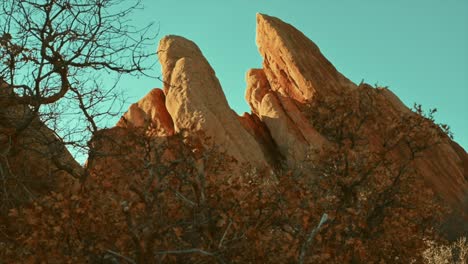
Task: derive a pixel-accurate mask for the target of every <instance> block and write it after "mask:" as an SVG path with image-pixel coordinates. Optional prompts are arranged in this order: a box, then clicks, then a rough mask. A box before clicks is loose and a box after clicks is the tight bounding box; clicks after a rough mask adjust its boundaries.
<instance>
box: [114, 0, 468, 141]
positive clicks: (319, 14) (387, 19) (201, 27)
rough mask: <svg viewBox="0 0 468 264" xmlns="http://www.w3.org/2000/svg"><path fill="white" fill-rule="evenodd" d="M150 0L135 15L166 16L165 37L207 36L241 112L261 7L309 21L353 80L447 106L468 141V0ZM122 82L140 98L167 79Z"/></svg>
mask: <svg viewBox="0 0 468 264" xmlns="http://www.w3.org/2000/svg"><path fill="white" fill-rule="evenodd" d="M143 5H144V9H142V10H139V11H138V12H137V13H135V14H134V15H133V16H132V17H131V18H130V19H132V20H133V21H134V23H136V24H142V25H143V24H145V23H148V22H156V23H158V24H159V26H160V32H159V35H158V38H157V41H159V39H160V38H162V37H163V36H164V35H168V34H175V35H181V36H184V37H186V38H188V39H191V40H193V41H194V42H195V43H197V45H198V46H199V47H200V49H201V50H202V52H203V53H204V55H205V56H206V57H207V59H208V61H209V62H210V63H211V65H212V67H213V68H214V70H215V71H216V74H217V77H218V78H219V80H220V82H221V85H222V86H223V89H224V92H225V94H226V97H227V99H228V101H229V103H230V105H231V107H232V108H233V109H234V110H235V111H237V112H238V113H242V112H245V111H247V112H248V111H250V109H249V107H248V105H247V103H246V102H245V99H244V92H245V86H246V84H245V73H246V71H247V70H248V69H250V68H260V67H261V57H260V55H259V53H258V52H257V47H256V44H255V23H256V21H255V14H256V13H257V12H260V13H265V14H268V15H272V16H276V17H278V18H280V19H282V20H284V21H286V22H288V23H290V24H292V25H294V26H295V27H296V28H298V29H299V30H301V31H302V32H303V33H304V34H305V35H306V36H308V37H309V38H310V39H311V40H312V41H314V42H315V43H316V44H317V45H318V46H319V47H320V49H321V50H322V52H323V53H324V55H325V56H326V57H327V58H328V59H329V60H330V61H331V62H332V63H333V64H334V65H335V67H336V68H337V69H338V70H339V71H340V72H342V73H343V74H344V75H345V76H347V77H348V78H350V79H351V80H352V81H354V82H356V83H359V82H360V81H361V80H363V79H364V81H365V82H367V83H369V84H376V83H378V84H379V85H383V86H389V88H390V89H391V90H392V91H393V92H394V93H395V94H396V95H398V96H399V97H400V99H401V100H402V101H403V102H404V103H405V104H406V105H409V106H412V105H413V103H414V102H417V103H420V104H422V105H423V107H424V108H425V109H428V108H434V107H435V108H437V109H438V110H439V111H438V112H437V114H436V120H437V121H438V122H442V123H447V124H449V125H450V126H451V128H452V131H453V132H454V134H455V140H456V141H457V142H459V143H460V144H461V145H462V146H463V147H464V148H465V149H468V1H466V0H410V1H408V0H392V1H386V0H354V1H352V0H288V1H286V0H233V1H229V0H227V1H220V0H143ZM157 41H156V43H155V44H154V47H152V49H153V50H154V51H156V49H157ZM155 59H156V56H155ZM157 68H158V69H155V71H156V72H159V66H157ZM121 86H122V87H124V89H125V90H127V91H128V92H129V94H130V96H131V98H129V101H130V102H134V101H136V100H138V99H139V98H140V97H142V96H143V95H144V94H146V93H147V92H148V91H149V90H150V89H151V88H154V87H161V86H162V84H161V82H159V81H157V80H153V79H145V78H140V79H138V80H135V79H130V78H126V79H124V80H123V81H122V82H121Z"/></svg>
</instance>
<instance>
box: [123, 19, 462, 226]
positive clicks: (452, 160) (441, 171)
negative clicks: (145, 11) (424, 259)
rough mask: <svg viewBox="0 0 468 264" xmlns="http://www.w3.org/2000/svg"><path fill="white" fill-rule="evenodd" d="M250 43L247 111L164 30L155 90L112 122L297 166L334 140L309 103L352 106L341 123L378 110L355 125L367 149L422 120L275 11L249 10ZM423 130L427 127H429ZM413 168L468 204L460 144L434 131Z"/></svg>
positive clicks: (404, 150)
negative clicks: (194, 137) (254, 57)
mask: <svg viewBox="0 0 468 264" xmlns="http://www.w3.org/2000/svg"><path fill="white" fill-rule="evenodd" d="M257 45H258V48H259V52H260V54H261V56H262V57H263V59H264V60H263V68H262V69H252V70H249V71H248V72H247V76H246V82H247V90H246V100H247V102H248V103H249V104H250V106H251V110H252V113H250V114H248V113H246V114H244V115H243V116H237V114H236V113H235V112H233V111H232V110H231V109H230V108H229V105H228V103H227V100H226V98H225V96H224V94H223V91H222V88H221V86H220V83H219V81H218V79H217V77H216V75H215V72H214V70H213V69H212V68H211V66H210V65H209V63H208V61H207V60H206V58H205V57H204V56H203V54H202V52H201V51H200V49H199V48H198V47H197V46H196V45H195V44H194V43H193V42H192V41H190V40H187V39H185V38H182V37H179V36H167V37H164V38H163V39H162V40H161V41H160V44H159V48H158V52H157V53H158V56H159V60H160V63H161V65H162V76H163V81H164V87H163V90H159V89H154V90H152V91H151V92H150V93H149V94H148V95H147V96H145V97H144V98H143V99H142V100H140V101H139V102H137V103H136V104H133V105H132V106H131V107H130V109H129V110H128V112H127V113H126V114H125V115H124V116H123V117H122V119H121V120H120V121H119V123H118V124H117V126H118V127H119V129H122V128H143V129H147V128H149V127H152V128H156V130H157V131H158V133H157V134H158V136H160V137H165V136H171V135H174V134H177V133H180V132H182V131H187V132H189V133H191V134H202V135H203V136H204V137H206V138H209V141H210V143H214V144H216V145H218V146H221V147H222V148H223V149H224V150H225V151H226V153H227V154H228V155H230V156H232V157H234V158H235V159H236V160H237V161H239V162H249V163H250V164H252V165H254V166H263V167H264V166H267V167H271V168H277V167H278V165H279V164H285V165H287V166H288V167H289V168H298V164H301V163H302V162H303V160H305V159H310V158H311V156H310V155H309V154H310V153H316V151H320V150H321V149H323V148H324V147H325V146H330V145H333V144H335V143H333V142H332V141H331V140H330V134H329V133H328V132H324V131H325V130H324V129H323V128H322V129H319V127H318V126H320V125H322V124H320V122H321V121H320V120H312V119H311V118H310V116H309V114H308V113H307V109H308V107H309V105H310V104H311V103H313V102H314V100H319V99H324V98H325V99H326V101H327V100H328V101H329V102H340V101H346V100H347V102H348V103H349V104H350V106H352V108H350V109H348V110H349V111H348V113H346V115H348V118H343V119H342V122H344V123H343V124H346V122H348V123H351V122H353V121H352V115H353V114H356V113H358V112H359V111H361V108H362V106H363V105H364V106H366V105H367V109H370V112H374V113H379V114H374V118H371V119H369V120H364V121H363V122H362V124H360V125H359V133H360V135H361V138H364V139H365V141H366V142H367V143H366V145H367V146H368V149H369V150H370V151H375V152H379V151H382V150H383V149H384V148H385V146H386V145H387V144H389V143H388V142H391V141H392V140H393V138H389V137H398V136H399V134H398V133H396V134H392V136H389V135H390V134H389V133H387V132H388V131H396V132H399V128H397V127H393V126H394V122H395V120H400V119H401V118H403V117H410V118H416V119H417V120H423V118H421V117H419V116H416V114H415V113H413V112H412V111H411V110H410V109H409V108H407V107H406V106H405V105H404V104H403V103H402V102H401V101H400V100H399V99H398V97H396V96H395V95H394V94H393V93H392V92H391V91H389V90H388V89H385V88H379V89H375V88H373V87H370V86H369V85H367V84H360V85H356V84H354V83H353V82H351V81H350V80H348V79H347V78H346V77H344V76H343V75H342V74H340V73H339V72H338V71H337V70H336V69H335V67H334V66H333V65H332V64H331V63H330V62H329V61H328V60H327V59H326V58H325V57H324V56H323V55H322V54H321V52H320V50H319V48H318V47H317V46H316V45H315V44H314V43H313V42H312V41H310V40H309V39H308V38H307V37H306V36H304V34H302V33H301V32H300V31H298V30H297V29H295V28H294V27H292V26H291V25H289V24H287V23H284V22H282V21H281V20H279V19H277V18H274V17H270V16H266V15H262V14H258V15H257ZM331 114H332V115H333V113H331ZM418 118H419V119H418ZM317 125H318V126H317ZM392 129H393V130H392ZM119 131H121V130H119ZM385 131H387V132H385ZM431 131H432V132H431V133H433V134H435V133H437V131H438V130H437V129H436V128H434V129H432V130H431ZM115 133H116V134H119V133H121V132H118V133H117V132H115ZM400 136H401V135H400ZM410 154H411V153H410V150H409V149H408V146H406V145H404V144H395V146H394V147H393V148H392V150H391V151H389V153H388V154H386V155H388V157H390V158H391V159H392V160H394V161H396V162H399V161H401V160H404V159H407V158H408V155H410ZM312 158H313V156H312ZM413 165H414V166H415V168H416V169H417V170H418V171H419V174H420V175H422V176H423V177H424V180H425V181H426V182H428V183H429V184H430V185H431V186H432V187H433V189H434V191H435V192H436V193H437V194H439V195H440V196H441V197H442V198H443V199H444V200H445V201H446V202H447V203H448V204H450V206H451V207H452V208H456V210H458V211H459V212H464V213H466V212H467V211H468V203H467V200H468V199H467V197H468V196H467V194H468V184H467V179H468V155H467V153H466V152H465V150H463V148H461V147H460V146H458V145H457V144H456V143H455V142H453V141H452V140H451V139H450V138H448V137H447V136H443V137H442V138H441V139H440V141H438V142H437V144H434V145H433V146H431V147H429V148H428V149H425V150H424V151H422V152H421V156H420V158H418V159H417V160H415V161H414V162H413ZM465 228H466V227H465Z"/></svg>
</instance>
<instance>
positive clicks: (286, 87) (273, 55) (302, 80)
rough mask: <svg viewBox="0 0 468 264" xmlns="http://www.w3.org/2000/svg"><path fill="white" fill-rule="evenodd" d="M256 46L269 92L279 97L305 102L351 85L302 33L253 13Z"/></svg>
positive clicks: (273, 19) (272, 19)
mask: <svg viewBox="0 0 468 264" xmlns="http://www.w3.org/2000/svg"><path fill="white" fill-rule="evenodd" d="M257 45H258V49H259V51H260V54H261V55H262V56H263V58H264V61H263V67H264V70H265V73H266V75H267V77H268V80H269V82H270V85H271V86H272V89H273V90H275V91H278V92H280V93H281V94H282V95H283V96H288V97H291V98H292V99H295V100H296V101H299V102H305V101H308V100H310V99H312V97H313V95H314V94H315V93H321V94H336V93H339V92H340V90H342V89H346V87H349V86H350V87H354V86H355V85H354V84H353V83H352V82H351V81H349V80H348V79H346V78H345V77H344V76H342V75H341V74H340V73H339V72H338V71H337V70H336V69H335V67H334V66H333V65H332V64H331V63H330V62H329V61H328V60H327V59H326V58H325V57H324V56H323V55H322V53H321V52H320V49H319V48H318V47H317V46H316V45H315V44H314V43H313V42H312V41H311V40H309V39H308V38H307V37H306V36H305V35H304V34H303V33H302V32H300V31H299V30H297V29H296V28H294V27H293V26H291V25H290V24H288V23H285V22H283V21H281V20H280V19H278V18H275V17H271V16H267V15H264V14H257Z"/></svg>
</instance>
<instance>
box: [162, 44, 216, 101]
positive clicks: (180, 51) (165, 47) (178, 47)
mask: <svg viewBox="0 0 468 264" xmlns="http://www.w3.org/2000/svg"><path fill="white" fill-rule="evenodd" d="M157 54H158V57H159V62H160V63H161V65H162V66H163V67H164V69H163V76H162V77H163V80H164V92H165V93H166V94H167V91H168V89H169V83H170V82H171V76H172V72H173V70H174V67H175V66H176V63H177V61H178V60H180V59H183V58H190V59H192V60H194V61H197V62H199V63H202V64H204V65H207V66H208V69H209V70H210V72H212V73H213V74H214V71H213V69H212V68H211V67H210V66H209V63H208V61H207V60H206V59H205V57H204V56H203V53H202V52H201V50H200V49H199V48H198V46H197V45H196V44H195V43H194V42H193V41H191V40H189V39H186V38H184V37H180V36H175V35H168V36H165V37H164V38H162V39H161V40H160V42H159V47H158V51H157Z"/></svg>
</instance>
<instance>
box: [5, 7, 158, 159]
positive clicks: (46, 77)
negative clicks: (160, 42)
mask: <svg viewBox="0 0 468 264" xmlns="http://www.w3.org/2000/svg"><path fill="white" fill-rule="evenodd" d="M2 2H3V3H2V4H1V7H0V8H1V9H0V60H1V64H0V82H2V90H4V91H3V92H2V93H0V94H1V98H0V101H1V102H2V108H4V109H6V108H7V107H11V106H18V105H21V106H23V111H21V112H22V114H21V115H16V116H14V117H12V116H11V115H7V114H5V113H4V114H3V115H2V116H3V119H4V123H5V122H7V121H8V122H9V123H10V124H13V128H14V131H13V133H12V135H19V134H20V133H21V132H22V131H23V130H25V129H26V128H27V127H28V126H29V125H31V123H32V122H33V121H34V120H36V119H39V118H40V119H41V120H42V121H43V122H45V123H46V124H47V125H48V126H49V127H51V128H52V130H53V131H54V132H55V133H56V134H57V135H58V136H59V138H61V140H62V143H64V144H65V145H68V146H70V147H74V148H75V151H80V150H82V151H83V154H84V153H86V152H88V148H87V145H86V143H87V141H88V140H89V138H90V136H91V134H93V133H95V132H96V131H97V130H98V129H99V126H100V123H101V122H102V120H103V119H104V118H108V117H109V115H116V114H120V113H119V109H117V108H116V104H115V103H116V102H117V101H118V99H119V96H118V95H119V93H118V92H117V91H116V89H115V87H116V86H115V84H116V83H117V82H118V80H119V79H120V76H121V75H123V74H132V75H135V74H145V71H146V70H147V69H148V68H149V67H150V66H151V65H152V64H151V63H150V61H149V60H147V59H148V58H149V56H150V55H151V53H150V52H147V51H148V50H147V47H148V45H150V44H152V43H151V42H150V41H152V40H153V39H154V38H152V37H148V34H147V33H148V30H149V29H150V28H152V24H149V25H148V26H146V27H143V28H135V27H133V26H131V21H130V20H129V19H128V17H129V14H130V13H131V12H132V11H134V10H135V9H136V8H138V7H139V6H140V0H132V1H126V0H5V1H2ZM109 80H114V81H115V83H114V84H113V83H112V82H110V83H109ZM0 114H1V113H0ZM7 119H10V120H7ZM11 119H15V120H11ZM83 121H84V122H83Z"/></svg>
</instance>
